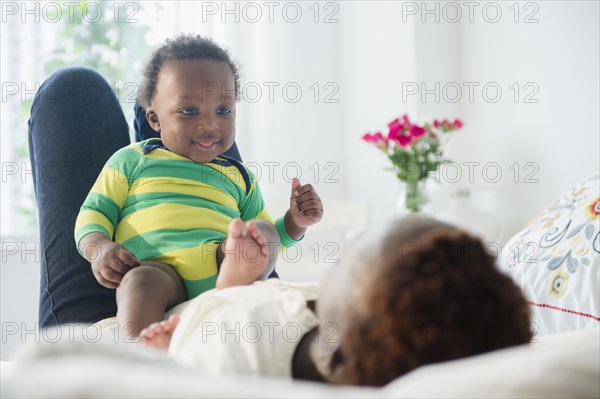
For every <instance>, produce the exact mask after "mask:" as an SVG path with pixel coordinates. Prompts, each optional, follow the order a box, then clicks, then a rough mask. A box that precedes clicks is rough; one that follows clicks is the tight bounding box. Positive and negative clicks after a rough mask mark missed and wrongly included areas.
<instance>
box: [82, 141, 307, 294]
mask: <svg viewBox="0 0 600 399" xmlns="http://www.w3.org/2000/svg"><path fill="white" fill-rule="evenodd" d="M238 217H239V218H241V219H242V220H244V221H248V220H253V219H263V220H267V221H269V222H270V223H273V219H272V218H271V216H270V215H269V213H268V212H267V210H266V209H265V203H264V200H263V197H262V195H261V193H260V188H259V186H258V182H257V181H256V179H255V177H254V175H253V174H252V172H251V171H250V170H249V169H247V168H246V167H245V166H244V165H243V164H242V163H241V162H239V161H236V160H234V159H231V158H227V157H223V156H221V157H217V158H215V159H214V160H213V161H211V162H207V163H196V162H194V161H192V160H191V159H189V158H186V157H183V156H181V155H177V154H175V153H173V152H170V151H169V150H167V149H166V148H165V147H163V146H162V143H161V141H160V139H148V140H145V141H142V142H139V143H134V144H131V145H129V146H127V147H124V148H122V149H120V150H119V151H117V152H116V153H115V154H113V156H112V157H111V158H110V159H109V160H108V162H107V163H106V165H105V166H104V168H103V169H102V171H101V173H100V176H99V177H98V179H97V180H96V182H95V184H94V186H93V187H92V189H91V191H90V193H89V194H88V196H87V198H86V199H85V201H84V203H83V205H82V206H81V210H80V212H79V215H78V217H77V221H76V224H75V241H76V243H77V248H78V250H79V252H80V253H82V249H81V248H80V247H79V243H80V241H81V239H82V238H83V237H84V236H85V235H87V234H89V233H92V232H101V233H104V234H106V236H108V237H110V238H111V239H112V240H114V241H115V242H117V243H119V244H121V245H123V246H124V247H125V248H127V249H128V250H129V251H130V252H131V253H133V254H134V255H135V256H136V258H137V259H138V260H140V261H144V260H153V261H156V262H161V263H165V264H168V265H170V266H172V267H173V269H175V271H176V272H177V273H178V274H179V275H180V276H181V278H182V280H183V282H184V284H185V287H186V289H187V295H188V298H193V297H195V296H197V295H199V294H200V293H202V292H204V291H206V290H209V289H211V288H214V287H215V282H216V278H217V263H216V253H217V248H218V246H219V244H220V243H221V242H222V241H223V239H224V238H225V237H227V229H228V226H229V222H230V221H231V220H232V219H234V218H238ZM274 224H275V227H276V229H277V232H278V233H279V237H280V240H281V244H282V246H284V247H289V246H291V245H293V244H294V243H296V242H297V241H296V240H294V239H292V238H291V237H290V236H289V234H288V233H287V231H286V229H285V226H284V224H283V217H281V218H279V219H277V221H276V222H275V223H274Z"/></svg>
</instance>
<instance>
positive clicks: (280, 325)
mask: <svg viewBox="0 0 600 399" xmlns="http://www.w3.org/2000/svg"><path fill="white" fill-rule="evenodd" d="M316 299H317V285H293V284H290V283H286V282H283V281H281V280H277V279H269V280H267V281H257V282H255V283H253V284H251V285H247V286H240V287H233V288H228V289H224V290H216V289H214V290H210V291H207V292H205V293H203V294H201V295H199V296H198V297H196V298H194V299H192V300H191V301H189V302H187V303H186V306H185V309H184V310H183V312H182V313H181V321H180V323H179V325H178V326H177V328H176V329H175V332H174V333H173V338H172V340H171V344H170V346H169V356H171V357H173V358H174V359H175V360H177V361H178V362H180V363H183V364H185V365H188V366H194V367H200V368H202V369H203V370H206V371H208V372H210V373H214V374H231V373H238V374H249V375H261V376H273V377H282V378H291V376H292V358H293V355H294V351H295V349H296V346H297V344H298V343H299V342H300V339H301V338H302V337H303V336H304V334H306V333H307V332H308V331H310V330H311V329H312V328H313V327H315V326H316V325H317V317H316V315H315V314H314V313H313V312H312V311H311V310H310V309H308V307H307V306H306V302H307V301H311V300H316ZM179 311H180V308H179V307H177V308H175V309H173V312H176V313H179ZM170 313H172V312H170Z"/></svg>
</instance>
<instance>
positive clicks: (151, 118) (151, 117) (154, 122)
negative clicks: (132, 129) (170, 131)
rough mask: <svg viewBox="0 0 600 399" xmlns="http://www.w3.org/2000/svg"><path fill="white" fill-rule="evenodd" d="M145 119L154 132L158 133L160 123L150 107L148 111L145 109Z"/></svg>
mask: <svg viewBox="0 0 600 399" xmlns="http://www.w3.org/2000/svg"><path fill="white" fill-rule="evenodd" d="M146 119H147V120H148V123H149V124H150V127H151V128H152V129H153V130H154V131H156V132H159V133H160V121H159V120H158V115H157V114H156V112H154V109H153V108H152V107H148V109H146Z"/></svg>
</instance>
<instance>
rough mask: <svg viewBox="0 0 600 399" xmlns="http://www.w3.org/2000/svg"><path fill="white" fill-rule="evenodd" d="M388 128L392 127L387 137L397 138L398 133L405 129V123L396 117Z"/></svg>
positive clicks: (389, 138)
mask: <svg viewBox="0 0 600 399" xmlns="http://www.w3.org/2000/svg"><path fill="white" fill-rule="evenodd" d="M388 128H389V129H390V131H389V133H388V137H387V138H388V140H395V139H396V138H397V137H398V136H399V134H398V133H399V132H400V131H401V130H404V124H402V123H400V120H399V119H398V118H396V119H394V120H393V121H391V122H390V123H388Z"/></svg>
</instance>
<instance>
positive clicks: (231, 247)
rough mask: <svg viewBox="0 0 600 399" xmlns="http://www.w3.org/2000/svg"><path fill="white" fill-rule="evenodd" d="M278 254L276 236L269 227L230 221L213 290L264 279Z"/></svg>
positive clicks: (259, 221) (254, 221)
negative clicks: (223, 257)
mask: <svg viewBox="0 0 600 399" xmlns="http://www.w3.org/2000/svg"><path fill="white" fill-rule="evenodd" d="M278 251H279V236H278V234H277V230H276V229H275V226H273V225H272V224H271V223H269V222H267V221H264V220H252V221H250V222H247V223H245V224H244V223H243V222H242V221H241V220H239V219H235V220H233V221H232V222H231V223H230V225H229V234H228V236H227V242H226V243H225V251H224V252H225V259H224V260H223V262H222V263H221V267H220V269H219V276H218V278H217V288H219V289H221V288H227V287H233V286H236V285H246V284H250V283H252V282H254V281H256V280H264V279H266V278H267V277H268V275H269V274H270V273H271V272H272V271H273V269H274V268H275V263H276V262H277V255H278Z"/></svg>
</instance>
